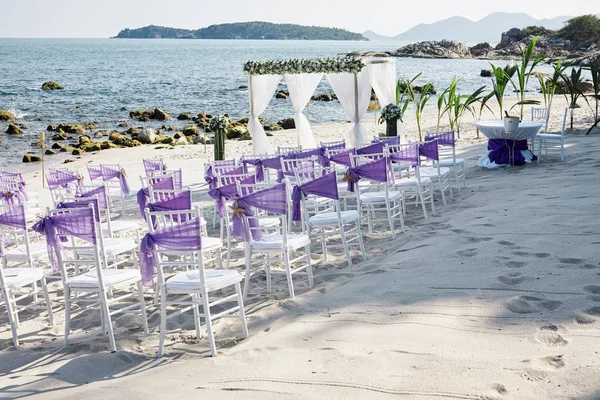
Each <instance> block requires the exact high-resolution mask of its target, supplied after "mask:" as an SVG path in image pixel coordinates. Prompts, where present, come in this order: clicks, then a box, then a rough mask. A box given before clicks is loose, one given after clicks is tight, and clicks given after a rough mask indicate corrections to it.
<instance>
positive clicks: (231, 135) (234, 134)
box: [227, 125, 248, 139]
mask: <svg viewBox="0 0 600 400" xmlns="http://www.w3.org/2000/svg"><path fill="white" fill-rule="evenodd" d="M246 134H248V128H246V127H245V126H243V125H238V126H234V127H233V128H231V129H229V130H228V131H227V139H238V138H240V137H242V136H244V135H246Z"/></svg>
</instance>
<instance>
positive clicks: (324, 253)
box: [321, 228, 327, 261]
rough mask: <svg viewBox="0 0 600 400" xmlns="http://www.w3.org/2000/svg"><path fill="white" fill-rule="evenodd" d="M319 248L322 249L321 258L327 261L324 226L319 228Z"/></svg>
mask: <svg viewBox="0 0 600 400" xmlns="http://www.w3.org/2000/svg"><path fill="white" fill-rule="evenodd" d="M321 249H322V250H323V258H324V259H325V261H327V243H326V240H325V228H323V229H321Z"/></svg>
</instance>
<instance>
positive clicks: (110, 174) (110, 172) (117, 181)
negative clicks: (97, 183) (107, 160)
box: [100, 164, 129, 196]
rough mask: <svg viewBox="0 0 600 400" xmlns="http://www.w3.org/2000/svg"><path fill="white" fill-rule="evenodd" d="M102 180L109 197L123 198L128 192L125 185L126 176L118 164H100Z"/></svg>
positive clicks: (127, 186)
mask: <svg viewBox="0 0 600 400" xmlns="http://www.w3.org/2000/svg"><path fill="white" fill-rule="evenodd" d="M100 168H101V170H102V180H103V181H104V184H105V186H106V188H107V189H108V192H109V195H121V196H124V195H125V192H129V184H128V183H127V174H126V172H125V169H124V168H123V167H122V166H121V165H120V164H101V165H100Z"/></svg>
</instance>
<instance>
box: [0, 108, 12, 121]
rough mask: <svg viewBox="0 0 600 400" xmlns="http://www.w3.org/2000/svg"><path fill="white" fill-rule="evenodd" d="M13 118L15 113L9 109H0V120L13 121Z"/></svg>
mask: <svg viewBox="0 0 600 400" xmlns="http://www.w3.org/2000/svg"><path fill="white" fill-rule="evenodd" d="M14 120H15V114H13V113H11V112H10V111H6V110H0V121H4V122H13V121H14Z"/></svg>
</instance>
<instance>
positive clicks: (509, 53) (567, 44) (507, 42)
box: [347, 28, 600, 65]
mask: <svg viewBox="0 0 600 400" xmlns="http://www.w3.org/2000/svg"><path fill="white" fill-rule="evenodd" d="M534 36H535V35H533V34H530V32H529V31H528V30H527V29H523V30H522V29H518V28H513V29H511V30H509V31H508V32H504V33H503V34H502V37H501V40H500V42H499V43H498V44H497V45H496V46H495V47H493V46H492V45H490V44H489V43H487V42H484V43H479V44H477V45H475V46H471V47H469V46H467V44H466V43H463V42H459V41H456V40H439V41H425V42H419V43H413V44H409V45H407V46H404V47H401V48H399V49H396V50H392V51H386V52H369V51H366V52H352V53H348V54H347V55H348V56H359V57H412V58H440V59H482V60H517V59H520V58H521V49H522V48H523V47H525V46H527V45H528V44H529V43H530V42H531V41H532V40H533V38H534ZM536 48H537V50H538V51H543V52H544V54H545V61H546V62H549V63H552V62H555V61H557V60H559V59H567V60H568V61H569V62H570V63H571V64H573V65H580V64H587V63H588V62H589V60H590V59H592V58H596V57H599V56H600V40H598V42H597V43H594V44H592V45H590V46H588V47H586V48H578V47H577V46H575V44H574V43H573V42H572V41H570V40H565V39H560V38H556V37H554V36H551V35H549V34H545V35H544V34H542V35H541V37H540V39H539V40H538V42H537V46H536Z"/></svg>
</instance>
